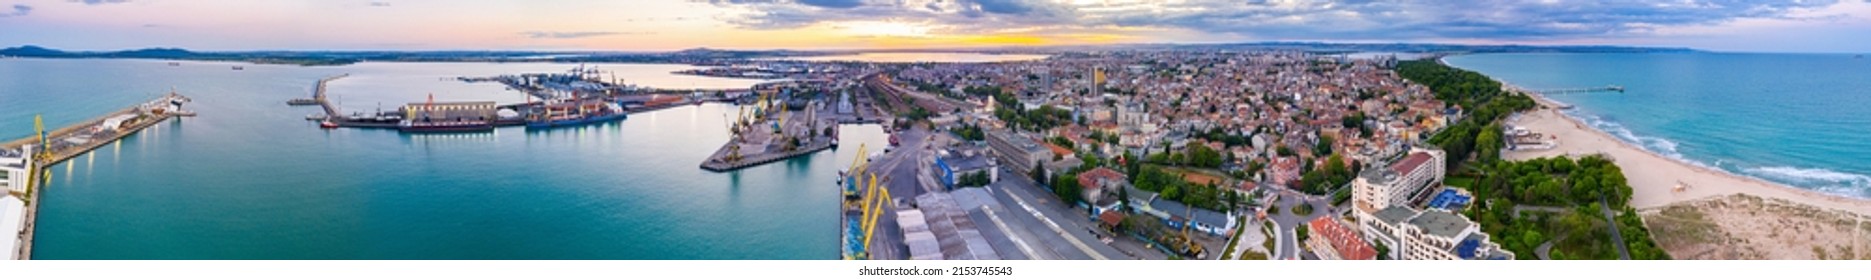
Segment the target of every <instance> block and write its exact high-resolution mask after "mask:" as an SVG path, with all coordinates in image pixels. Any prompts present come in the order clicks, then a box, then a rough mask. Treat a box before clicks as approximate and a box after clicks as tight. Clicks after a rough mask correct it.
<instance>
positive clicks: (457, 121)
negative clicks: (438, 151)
mask: <svg viewBox="0 0 1871 280" xmlns="http://www.w3.org/2000/svg"><path fill="white" fill-rule="evenodd" d="M495 110H496V109H495V105H494V102H444V103H436V102H435V95H429V102H426V103H411V104H409V105H405V106H403V113H404V114H406V116H404V117H403V120H402V121H399V122H397V124H396V128H397V129H400V130H402V131H403V132H411V133H447V132H486V131H493V130H494V111H495Z"/></svg>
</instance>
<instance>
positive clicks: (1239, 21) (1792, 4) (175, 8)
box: [0, 0, 1871, 53]
mask: <svg viewBox="0 0 1871 280" xmlns="http://www.w3.org/2000/svg"><path fill="white" fill-rule="evenodd" d="M1868 31H1871V4H1868V3H1867V2H1866V1H1863V0H1844V1H1796V0H1789V1H1672V2H1649V3H1636V2H1630V3H1601V2H1590V3H1577V2H1576V1H1563V0H1529V1H1435V2H1432V3H1418V2H1406V1H1244V2H1243V1H1207V0H1189V1H1128V0H1106V1H1086V0H1076V1H1066V0H1059V1H1017V0H929V1H923V0H914V1H870V0H688V1H683V0H659V1H630V2H607V1H564V2H553V3H523V2H509V1H491V2H473V3H455V2H442V1H334V2H312V1H266V2H250V1H188V2H172V1H137V0H83V1H77V0H12V1H3V2H0V34H9V35H7V36H0V45H6V46H18V45H40V46H46V47H51V48H59V49H72V50H117V49H135V48H148V47H177V48H187V49H194V50H209V51H220V50H461V49H505V50H586V51H669V50H680V49H689V48H703V47H705V48H724V49H799V50H819V49H914V48H971V47H999V46H1066V45H1104V44H1140V43H1225V42H1257V41H1318V42H1334V43H1378V42H1403V43H1446V44H1526V45H1625V46H1651V47H1688V48H1695V49H1703V50H1713V51H1739V52H1832V53H1843V52H1865V51H1871V44H1866V43H1867V41H1866V40H1867V39H1864V38H1861V37H1854V36H1847V35H1845V34H1865V32H1868ZM698 35H700V36H698Z"/></svg>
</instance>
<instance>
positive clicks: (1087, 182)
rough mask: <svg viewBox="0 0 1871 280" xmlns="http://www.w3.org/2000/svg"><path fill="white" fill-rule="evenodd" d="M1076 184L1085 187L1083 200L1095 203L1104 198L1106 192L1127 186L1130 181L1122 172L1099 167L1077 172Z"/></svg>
mask: <svg viewBox="0 0 1871 280" xmlns="http://www.w3.org/2000/svg"><path fill="white" fill-rule="evenodd" d="M1078 185H1079V186H1080V187H1083V188H1085V190H1084V192H1083V195H1084V196H1085V201H1086V202H1088V203H1096V202H1099V201H1101V200H1104V197H1105V194H1106V193H1114V192H1117V190H1118V189H1119V188H1124V187H1128V186H1129V185H1130V183H1129V181H1128V180H1126V179H1125V178H1124V173H1119V172H1117V170H1111V169H1110V168H1104V167H1099V168H1092V169H1091V170H1086V171H1085V172H1084V173H1079V174H1078Z"/></svg>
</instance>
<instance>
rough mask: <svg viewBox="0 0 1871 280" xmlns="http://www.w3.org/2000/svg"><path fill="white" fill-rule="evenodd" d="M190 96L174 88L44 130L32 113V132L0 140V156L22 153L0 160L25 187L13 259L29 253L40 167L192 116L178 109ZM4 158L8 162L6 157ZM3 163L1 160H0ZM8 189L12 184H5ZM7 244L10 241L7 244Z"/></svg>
mask: <svg viewBox="0 0 1871 280" xmlns="http://www.w3.org/2000/svg"><path fill="white" fill-rule="evenodd" d="M190 101H192V100H191V99H189V98H188V97H187V96H183V95H181V94H179V93H176V92H174V91H171V92H169V93H168V94H164V95H162V96H160V97H157V98H155V99H152V100H149V101H147V102H143V103H139V104H136V105H134V106H130V107H128V108H123V109H121V110H117V111H113V112H111V113H108V114H104V115H102V116H98V117H96V118H92V119H90V120H86V121H83V122H78V123H77V124H74V125H71V126H66V127H63V128H59V129H55V130H51V131H47V130H45V125H44V123H43V122H42V121H40V120H37V119H35V120H34V122H35V126H36V127H35V131H34V132H33V136H29V137H26V138H21V139H16V140H13V141H7V142H6V143H0V158H18V159H24V160H23V162H22V163H24V164H22V166H6V167H12V168H21V169H25V170H26V172H24V173H25V174H28V176H26V177H27V178H26V180H24V181H25V182H26V186H25V187H24V188H23V189H24V190H25V191H24V192H22V193H17V194H14V195H17V196H19V197H21V198H23V200H24V202H25V205H24V206H25V213H24V216H23V217H21V219H22V220H23V222H22V223H21V224H20V227H21V228H20V229H19V232H20V235H19V236H18V238H17V239H14V240H15V241H17V242H19V246H18V247H17V249H18V250H19V251H17V252H11V255H14V256H16V257H17V258H19V259H28V258H30V257H31V256H32V241H33V226H34V224H36V222H37V221H36V220H37V218H38V213H39V203H38V199H37V198H36V197H35V194H37V193H39V192H40V191H41V189H40V188H41V187H42V185H44V182H46V181H49V180H51V178H50V177H51V176H50V175H51V174H52V173H51V172H50V171H44V169H45V168H46V167H49V166H53V165H57V164H59V163H62V162H65V161H66V160H70V159H72V158H74V157H77V156H79V155H83V154H85V153H88V152H90V151H92V150H96V149H97V148H99V147H103V146H104V145H109V144H111V143H116V142H117V141H118V140H122V139H123V138H124V137H129V136H130V135H134V134H136V133H137V132H140V131H143V129H146V128H150V127H154V126H156V125H159V124H161V123H163V122H164V121H168V120H171V119H174V118H176V117H192V116H195V113H194V112H192V111H188V110H185V109H183V105H184V104H187V103H188V102H190ZM6 162H9V163H10V162H13V160H11V159H9V160H6ZM0 164H6V163H0ZM8 191H13V190H8ZM9 248H12V247H9Z"/></svg>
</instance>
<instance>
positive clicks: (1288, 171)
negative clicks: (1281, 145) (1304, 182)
mask: <svg viewBox="0 0 1871 280" xmlns="http://www.w3.org/2000/svg"><path fill="white" fill-rule="evenodd" d="M1266 172H1267V176H1266V177H1267V182H1269V183H1273V184H1275V185H1280V186H1287V187H1291V186H1292V185H1293V184H1298V183H1299V176H1300V170H1299V159H1297V158H1293V157H1279V158H1275V159H1273V164H1271V165H1268V166H1267V170H1266Z"/></svg>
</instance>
